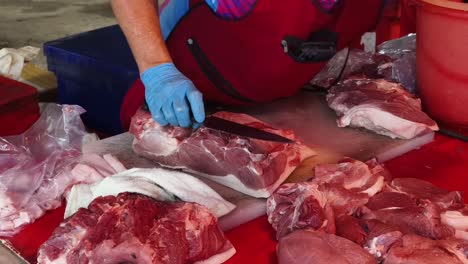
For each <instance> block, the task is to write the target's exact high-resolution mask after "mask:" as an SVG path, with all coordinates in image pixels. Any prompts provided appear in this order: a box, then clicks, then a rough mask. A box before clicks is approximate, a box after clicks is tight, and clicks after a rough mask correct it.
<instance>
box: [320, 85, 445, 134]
mask: <svg viewBox="0 0 468 264" xmlns="http://www.w3.org/2000/svg"><path fill="white" fill-rule="evenodd" d="M327 102H328V105H329V106H330V108H332V109H333V110H335V112H336V113H337V115H338V116H339V119H338V121H337V124H338V126H339V127H346V126H351V127H362V128H366V129H368V130H371V131H374V132H375V133H378V134H382V135H386V136H389V137H391V138H400V139H412V138H414V137H416V136H419V135H421V134H423V133H426V132H428V131H431V130H434V131H435V130H438V126H437V124H436V123H435V122H434V121H433V120H432V119H431V118H430V117H429V116H427V115H426V114H425V113H424V112H423V111H422V107H421V100H420V99H418V98H416V97H415V96H414V95H412V94H410V93H409V92H407V91H405V90H404V89H403V87H402V86H401V85H400V84H397V83H392V82H389V81H386V80H384V79H348V80H345V81H343V82H341V83H339V84H338V85H335V86H333V87H332V88H331V89H329V92H328V94H327Z"/></svg>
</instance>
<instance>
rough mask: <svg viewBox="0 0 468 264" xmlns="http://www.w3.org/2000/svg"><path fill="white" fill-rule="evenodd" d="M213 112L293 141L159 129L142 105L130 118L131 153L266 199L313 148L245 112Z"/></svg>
mask: <svg viewBox="0 0 468 264" xmlns="http://www.w3.org/2000/svg"><path fill="white" fill-rule="evenodd" d="M214 116H216V117H219V118H223V119H226V120H229V121H234V122H237V123H240V124H244V125H247V126H251V127H255V128H259V129H262V130H265V131H268V132H271V133H276V134H279V135H281V136H284V137H287V138H290V139H293V140H296V142H295V143H294V144H284V143H278V142H270V141H262V140H257V139H251V138H246V137H240V136H236V135H232V134H228V133H225V132H221V131H216V130H213V129H209V128H206V127H200V128H198V129H195V130H192V129H185V128H180V127H171V126H166V127H161V126H159V125H158V124H157V123H156V122H155V121H154V120H153V119H152V118H151V115H150V114H149V113H148V112H147V111H144V110H142V109H140V110H139V111H137V113H136V114H135V115H134V116H133V118H132V124H131V128H130V132H131V133H132V134H133V135H134V136H135V139H134V143H133V149H134V151H135V152H136V153H137V154H139V155H141V156H144V157H146V158H149V159H151V160H153V161H155V162H156V163H157V164H159V165H161V166H165V167H170V168H177V169H183V170H185V171H187V172H191V173H195V174H198V175H201V176H204V177H207V178H208V179H211V180H213V181H215V182H218V183H220V184H223V185H225V186H228V187H230V188H233V189H235V190H237V191H240V192H242V193H245V194H248V195H251V196H255V197H269V196H270V195H271V193H272V192H273V191H274V190H276V188H277V187H278V186H279V185H280V184H281V183H282V182H283V181H284V180H285V179H286V178H287V177H288V176H289V174H290V173H291V172H292V171H293V170H294V169H295V168H296V167H297V166H298V165H299V164H300V163H301V161H302V160H304V159H305V158H308V157H310V156H312V155H314V154H315V153H314V151H313V150H311V149H310V148H308V147H306V146H305V145H303V144H302V143H301V142H300V141H298V140H297V138H296V137H295V135H294V133H293V132H292V131H289V130H279V129H275V128H272V127H270V126H269V125H267V124H265V123H263V122H261V121H259V120H257V119H255V118H253V117H251V116H248V115H245V114H238V113H228V112H218V113H216V114H214Z"/></svg>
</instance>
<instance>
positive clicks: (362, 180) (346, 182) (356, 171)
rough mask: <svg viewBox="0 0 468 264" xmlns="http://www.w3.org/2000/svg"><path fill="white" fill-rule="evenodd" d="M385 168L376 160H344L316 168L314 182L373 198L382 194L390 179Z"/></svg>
mask: <svg viewBox="0 0 468 264" xmlns="http://www.w3.org/2000/svg"><path fill="white" fill-rule="evenodd" d="M389 177H390V176H389V174H388V172H387V170H385V168H384V167H383V166H382V165H380V164H378V163H377V162H376V161H375V160H370V161H368V162H367V163H364V162H362V161H358V160H354V159H351V158H344V159H342V160H341V161H339V162H338V163H336V164H320V165H317V166H316V167H315V177H314V178H313V180H312V182H315V183H317V184H319V185H320V184H323V183H329V184H332V185H337V186H341V187H343V188H345V189H346V190H350V191H353V192H356V193H364V194H367V195H369V196H373V195H374V194H376V193H377V192H380V190H382V188H383V187H384V185H385V179H386V178H387V179H388V178H389Z"/></svg>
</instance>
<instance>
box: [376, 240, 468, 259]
mask: <svg viewBox="0 0 468 264" xmlns="http://www.w3.org/2000/svg"><path fill="white" fill-rule="evenodd" d="M383 263H384V264H442V263H443V264H466V263H468V243H467V242H466V241H463V240H458V239H454V238H450V239H447V240H432V239H428V238H425V237H421V236H418V235H415V234H408V235H405V236H403V238H402V239H401V241H399V242H397V243H395V244H394V245H393V247H392V248H391V249H390V251H389V253H388V255H387V257H386V258H385V261H384V262H383Z"/></svg>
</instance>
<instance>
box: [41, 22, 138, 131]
mask: <svg viewBox="0 0 468 264" xmlns="http://www.w3.org/2000/svg"><path fill="white" fill-rule="evenodd" d="M44 53H45V55H46V57H47V65H48V68H49V70H50V71H52V72H54V73H55V75H56V76H57V81H58V94H59V96H58V97H59V102H60V103H62V104H77V105H80V106H82V107H83V108H85V109H86V111H87V113H86V114H85V115H83V121H84V122H85V124H86V126H87V127H88V128H91V129H94V130H97V131H99V132H102V133H105V134H109V135H115V134H118V133H121V132H122V128H121V124H120V117H119V113H120V106H121V104H122V101H123V98H124V96H125V94H126V92H127V90H128V89H129V88H130V87H131V86H132V84H133V83H134V82H135V80H136V79H137V78H138V75H139V73H138V67H137V65H136V63H135V60H134V58H133V55H132V53H131V50H130V47H129V46H128V43H127V40H126V39H125V36H124V34H123V32H122V31H121V29H120V27H119V26H118V25H114V26H110V27H105V28H101V29H97V30H93V31H89V32H84V33H80V34H77V35H73V36H70V37H66V38H62V39H58V40H54V41H50V42H47V43H45V44H44Z"/></svg>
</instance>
